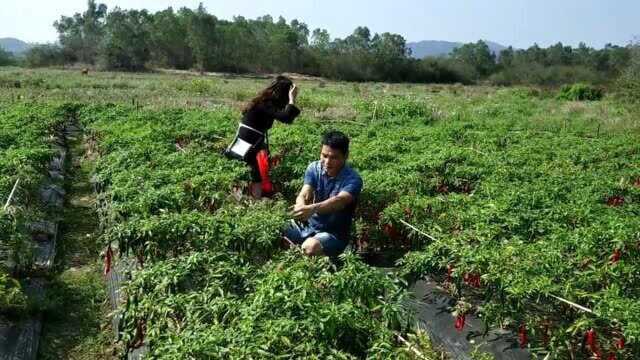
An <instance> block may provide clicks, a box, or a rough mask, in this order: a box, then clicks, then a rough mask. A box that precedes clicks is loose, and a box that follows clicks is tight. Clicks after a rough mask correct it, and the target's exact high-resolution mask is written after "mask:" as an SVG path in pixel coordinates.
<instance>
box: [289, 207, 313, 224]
mask: <svg viewBox="0 0 640 360" xmlns="http://www.w3.org/2000/svg"><path fill="white" fill-rule="evenodd" d="M315 212H316V204H311V205H301V204H296V205H293V206H292V207H291V212H290V213H289V214H290V215H291V216H293V217H294V218H295V219H297V220H302V221H307V220H309V218H310V217H311V215H313V214H314V213H315Z"/></svg>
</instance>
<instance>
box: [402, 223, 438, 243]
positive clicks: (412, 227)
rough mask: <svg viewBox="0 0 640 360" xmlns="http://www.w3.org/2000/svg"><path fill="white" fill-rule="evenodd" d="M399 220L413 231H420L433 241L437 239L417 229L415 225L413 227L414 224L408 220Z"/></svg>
mask: <svg viewBox="0 0 640 360" xmlns="http://www.w3.org/2000/svg"><path fill="white" fill-rule="evenodd" d="M400 222H401V223H403V224H404V225H405V226H407V227H409V228H411V229H412V230H414V231H416V232H418V233H420V234H422V235H424V236H426V237H428V238H429V239H431V240H433V241H437V239H436V238H434V237H433V236H431V235H429V234H427V233H426V232H424V231H422V230H420V229H418V228H417V227H415V226H413V225H411V224H409V223H408V222H406V221H404V220H400Z"/></svg>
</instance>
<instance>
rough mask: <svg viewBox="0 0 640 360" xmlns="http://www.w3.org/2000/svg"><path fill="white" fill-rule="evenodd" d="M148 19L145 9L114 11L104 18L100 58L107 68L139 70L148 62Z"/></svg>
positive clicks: (117, 9)
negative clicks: (105, 22)
mask: <svg viewBox="0 0 640 360" xmlns="http://www.w3.org/2000/svg"><path fill="white" fill-rule="evenodd" d="M149 25H150V16H149V14H148V13H147V11H146V10H142V11H139V10H121V9H120V8H117V7H116V8H115V9H114V10H113V11H111V12H110V13H109V15H108V16H107V25H106V26H105V29H104V30H105V34H104V40H103V42H102V46H101V48H100V59H101V62H102V63H103V65H104V66H105V67H107V68H110V69H123V70H142V69H144V67H145V64H146V63H147V61H149V59H150V53H151V52H150V50H149V39H150V36H149Z"/></svg>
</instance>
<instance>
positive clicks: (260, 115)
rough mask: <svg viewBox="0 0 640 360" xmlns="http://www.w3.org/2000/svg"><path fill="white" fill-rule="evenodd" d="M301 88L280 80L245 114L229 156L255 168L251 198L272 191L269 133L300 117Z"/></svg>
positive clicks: (284, 79)
mask: <svg viewBox="0 0 640 360" xmlns="http://www.w3.org/2000/svg"><path fill="white" fill-rule="evenodd" d="M297 96H298V88H297V87H296V85H295V84H294V83H293V82H292V81H291V79H289V78H288V77H285V76H278V77H276V78H275V80H273V82H271V84H270V85H269V86H268V87H267V88H266V89H264V90H262V91H261V92H260V93H259V94H258V96H256V97H255V98H254V99H253V100H251V101H250V102H249V103H248V104H247V105H246V106H245V107H244V109H243V110H242V115H243V116H242V121H241V122H240V126H239V128H238V132H237V134H236V137H235V140H234V141H233V143H232V144H231V145H229V147H228V148H227V150H226V151H225V155H227V156H228V157H230V158H234V159H239V160H242V161H244V162H246V163H247V164H248V165H249V167H250V168H251V188H250V191H251V195H252V196H253V197H255V198H260V197H262V193H263V192H270V191H271V183H270V182H268V181H267V180H268V179H267V178H266V177H267V176H268V162H269V160H268V154H269V136H268V131H269V129H271V127H272V126H273V122H274V120H279V121H280V122H283V123H285V124H291V123H292V122H293V120H294V119H295V118H296V117H297V116H298V115H299V114H300V109H298V108H297V107H296V106H295V101H296V97H297Z"/></svg>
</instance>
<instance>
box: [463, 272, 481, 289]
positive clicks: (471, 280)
mask: <svg viewBox="0 0 640 360" xmlns="http://www.w3.org/2000/svg"><path fill="white" fill-rule="evenodd" d="M462 279H463V280H464V282H465V283H466V284H467V285H469V286H472V287H474V288H479V287H480V286H481V284H480V275H478V274H469V273H467V274H464V276H463V277H462Z"/></svg>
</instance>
